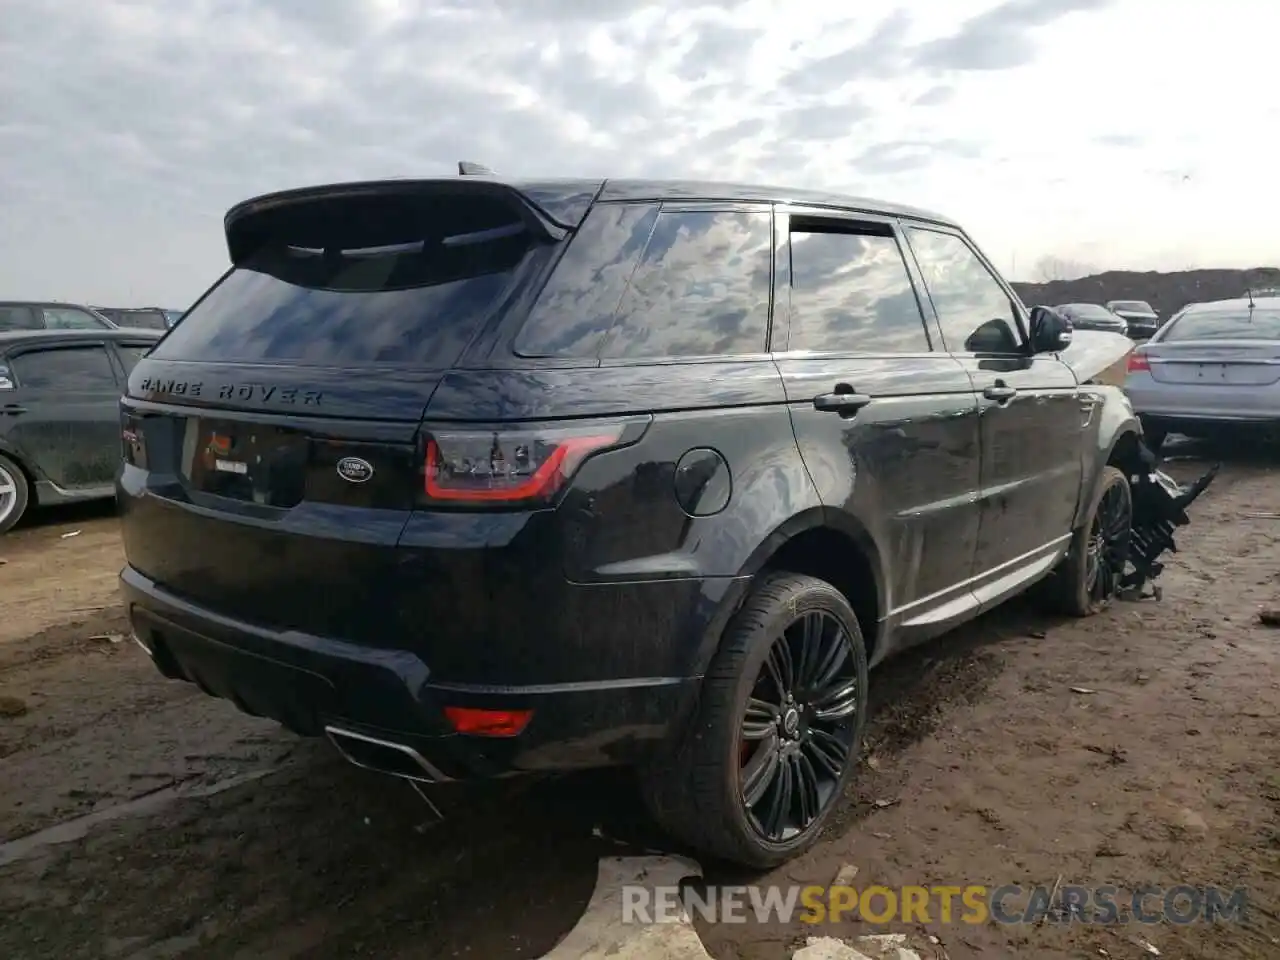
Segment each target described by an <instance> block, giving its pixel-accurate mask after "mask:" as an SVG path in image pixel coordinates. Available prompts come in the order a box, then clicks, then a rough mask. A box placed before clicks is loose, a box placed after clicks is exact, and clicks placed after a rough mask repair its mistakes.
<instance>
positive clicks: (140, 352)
mask: <svg viewBox="0 0 1280 960" xmlns="http://www.w3.org/2000/svg"><path fill="white" fill-rule="evenodd" d="M150 349H151V348H150V347H149V346H142V345H141V344H134V343H117V344H116V351H117V352H118V353H119V354H120V360H121V362H122V363H124V373H125V376H128V375H129V374H131V373H133V368H134V367H136V366H137V365H138V361H139V360H141V359H142V358H143V357H145V356H146V355H147V351H148V350H150Z"/></svg>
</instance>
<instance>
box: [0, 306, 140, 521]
mask: <svg viewBox="0 0 1280 960" xmlns="http://www.w3.org/2000/svg"><path fill="white" fill-rule="evenodd" d="M156 339H157V338H156V337H153V336H150V335H148V334H147V333H145V332H139V331H131V330H106V329H99V330H56V331H54V330H37V331H20V332H9V333H6V332H0V533H4V532H5V531H6V530H8V529H9V528H10V527H12V526H13V525H14V524H15V523H17V522H18V520H19V519H20V518H21V517H22V515H23V513H25V512H26V510H27V509H28V508H30V507H32V506H36V505H40V506H48V505H50V504H55V503H67V502H70V501H72V500H92V499H96V498H100V497H110V496H113V495H114V493H115V487H114V485H113V481H114V480H115V475H116V471H117V470H118V468H119V465H120V394H121V393H122V392H123V391H124V386H125V383H126V382H127V380H128V376H129V371H131V370H132V369H133V367H134V364H136V363H137V362H138V359H139V357H141V356H142V355H143V354H144V353H145V352H146V351H147V350H148V349H149V348H150V347H151V345H152V344H154V343H155V341H156Z"/></svg>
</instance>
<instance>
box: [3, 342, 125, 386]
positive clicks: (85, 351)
mask: <svg viewBox="0 0 1280 960" xmlns="http://www.w3.org/2000/svg"><path fill="white" fill-rule="evenodd" d="M9 365H10V367H11V368H12V369H13V374H14V376H15V377H16V379H17V381H18V384H19V385H20V386H22V387H25V388H26V389H28V390H66V391H73V392H95V393H96V392H99V391H103V390H115V389H116V388H117V384H116V377H115V373H114V372H112V369H111V361H110V359H108V357H107V351H106V350H104V349H103V348H102V347H58V348H57V349H52V350H31V351H28V352H27V353H21V354H18V355H17V356H16V357H12V358H10V360H9Z"/></svg>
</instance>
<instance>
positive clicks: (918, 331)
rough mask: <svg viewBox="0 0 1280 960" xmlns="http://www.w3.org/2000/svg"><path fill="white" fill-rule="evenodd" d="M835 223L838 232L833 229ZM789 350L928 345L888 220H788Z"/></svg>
mask: <svg viewBox="0 0 1280 960" xmlns="http://www.w3.org/2000/svg"><path fill="white" fill-rule="evenodd" d="M836 230H839V231H840V232H835V231H836ZM787 346H788V349H790V350H815V351H840V352H857V353H928V352H929V337H928V334H927V333H926V332H925V326H924V316H923V314H921V312H920V304H919V302H918V301H917V300H916V294H915V289H914V287H913V286H912V284H911V276H910V274H908V273H907V264H906V261H905V260H904V259H903V257H902V251H901V250H900V249H899V247H898V241H897V240H896V239H895V238H894V236H893V231H892V228H890V227H888V226H881V225H879V224H869V225H867V227H866V228H865V229H849V228H845V227H844V225H843V224H840V225H834V224H833V225H826V224H822V223H816V222H815V223H808V224H807V223H806V222H805V221H804V220H801V219H799V218H797V219H794V220H793V221H792V228H791V336H790V341H789V343H788V345H787Z"/></svg>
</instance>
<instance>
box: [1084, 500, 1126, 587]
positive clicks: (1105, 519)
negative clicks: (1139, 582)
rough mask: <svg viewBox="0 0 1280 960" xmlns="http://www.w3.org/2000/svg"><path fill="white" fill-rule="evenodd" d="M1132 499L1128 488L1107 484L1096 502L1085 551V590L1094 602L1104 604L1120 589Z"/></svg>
mask: <svg viewBox="0 0 1280 960" xmlns="http://www.w3.org/2000/svg"><path fill="white" fill-rule="evenodd" d="M1132 523H1133V501H1132V499H1131V498H1130V496H1129V491H1128V489H1127V488H1125V487H1122V486H1120V485H1119V484H1112V485H1110V486H1108V487H1107V488H1106V489H1105V490H1104V491H1103V493H1102V499H1101V500H1099V501H1098V509H1097V510H1096V511H1094V514H1093V523H1092V524H1091V525H1090V529H1089V541H1088V548H1087V552H1086V554H1085V575H1084V579H1085V590H1086V591H1087V592H1088V595H1089V600H1090V602H1091V603H1093V604H1104V603H1107V602H1108V601H1110V600H1111V599H1112V598H1114V597H1115V596H1116V594H1117V593H1119V592H1120V581H1121V580H1122V579H1123V577H1124V573H1125V567H1126V565H1127V564H1128V562H1129V537H1130V529H1131V526H1132Z"/></svg>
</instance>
